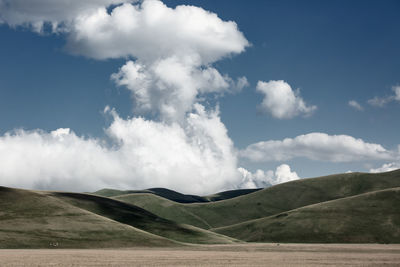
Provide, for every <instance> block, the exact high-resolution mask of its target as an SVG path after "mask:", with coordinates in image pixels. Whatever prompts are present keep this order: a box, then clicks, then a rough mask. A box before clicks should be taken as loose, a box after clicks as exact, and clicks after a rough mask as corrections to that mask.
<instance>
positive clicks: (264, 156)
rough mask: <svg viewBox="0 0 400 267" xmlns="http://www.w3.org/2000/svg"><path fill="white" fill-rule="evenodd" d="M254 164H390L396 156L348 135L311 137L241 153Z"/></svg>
mask: <svg viewBox="0 0 400 267" xmlns="http://www.w3.org/2000/svg"><path fill="white" fill-rule="evenodd" d="M240 154H241V156H242V157H245V158H248V159H250V160H252V161H256V162H262V161H282V160H289V159H292V158H298V157H304V158H308V159H311V160H320V161H330V162H354V161H363V160H388V159H393V158H394V157H395V153H394V152H392V151H389V150H387V149H385V148H384V147H382V146H381V145H379V144H373V143H367V142H365V141H363V140H362V139H356V138H354V137H352V136H349V135H328V134H326V133H309V134H305V135H299V136H297V137H295V138H286V139H283V140H269V141H263V142H258V143H255V144H251V145H249V146H248V147H247V148H246V149H244V150H242V151H241V152H240Z"/></svg>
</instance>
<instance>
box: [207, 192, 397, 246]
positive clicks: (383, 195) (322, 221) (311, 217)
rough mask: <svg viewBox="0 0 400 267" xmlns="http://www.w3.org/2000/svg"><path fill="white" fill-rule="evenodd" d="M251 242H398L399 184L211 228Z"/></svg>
mask: <svg viewBox="0 0 400 267" xmlns="http://www.w3.org/2000/svg"><path fill="white" fill-rule="evenodd" d="M214 230H215V231H216V232H218V233H221V234H224V235H229V236H232V237H235V238H238V239H241V240H244V241H251V242H299V243H300V242H301V243H400V188H394V189H386V190H381V191H375V192H371V193H365V194H361V195H357V196H353V197H347V198H342V199H337V200H332V201H327V202H323V203H319V204H314V205H310V206H306V207H303V208H299V209H295V210H291V211H288V212H284V213H280V214H278V215H273V216H270V217H266V218H262V219H257V220H252V221H248V222H244V223H240V224H236V225H232V226H227V227H223V228H217V229H214Z"/></svg>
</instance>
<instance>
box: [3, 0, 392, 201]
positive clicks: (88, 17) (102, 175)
mask: <svg viewBox="0 0 400 267" xmlns="http://www.w3.org/2000/svg"><path fill="white" fill-rule="evenodd" d="M0 23H7V24H8V25H10V26H11V27H17V26H22V27H27V28H29V29H31V30H33V31H35V32H39V33H45V34H51V33H56V34H63V35H64V36H66V40H67V44H66V49H67V51H69V52H70V53H72V54H76V55H81V56H85V57H88V58H93V59H96V60H104V59H109V58H124V59H126V63H125V64H124V65H123V66H121V67H120V68H119V69H118V70H115V73H114V74H112V75H111V79H112V80H113V81H114V82H115V84H116V85H117V86H122V87H125V88H127V89H128V90H130V91H131V93H132V99H133V101H134V108H135V111H136V112H142V115H143V116H145V115H147V114H148V113H151V114H152V117H153V118H155V119H154V120H148V119H145V117H133V118H126V119H124V118H121V117H120V116H119V115H118V114H117V112H116V111H115V110H113V109H111V108H109V107H107V108H106V109H105V113H106V114H111V115H112V116H113V121H112V123H111V125H110V126H109V127H108V128H107V129H106V130H105V132H106V134H107V138H105V139H95V138H87V137H84V136H77V135H76V134H75V133H74V132H73V131H71V130H70V129H57V130H55V131H52V132H44V131H41V130H34V131H25V130H16V131H11V132H8V133H6V134H4V135H3V136H0V162H1V168H0V183H1V184H2V185H8V186H15V187H25V188H37V189H58V190H72V191H91V190H96V189H99V188H102V187H113V188H122V189H126V188H148V187H154V186H160V187H168V188H171V189H175V190H178V191H182V192H185V193H193V194H208V193H214V192H216V191H219V190H224V189H234V188H238V187H244V188H253V187H260V186H266V185H270V184H276V183H280V182H286V181H290V180H294V179H298V178H299V177H298V175H297V173H296V172H293V171H291V169H290V167H289V166H288V165H287V164H282V165H280V166H278V167H277V169H276V170H275V171H262V170H257V171H256V172H254V173H251V172H250V171H248V170H246V169H244V168H238V156H237V151H236V149H235V147H234V145H233V142H232V140H231V139H230V138H229V136H228V133H227V129H226V127H225V125H224V124H223V123H222V122H221V119H220V116H219V111H218V107H216V108H209V109H206V108H205V105H203V104H202V99H204V97H205V96H207V95H209V94H213V96H219V95H222V94H225V93H234V92H238V91H240V90H241V89H242V88H243V87H245V86H248V82H247V79H246V78H245V77H239V78H237V79H233V78H231V77H229V76H228V75H227V74H221V73H220V72H219V71H218V70H217V69H216V67H215V66H214V65H213V63H214V62H216V61H218V60H220V59H222V58H225V57H229V56H232V55H235V54H239V53H241V52H243V51H244V50H245V49H246V47H247V46H248V45H249V42H248V41H247V40H246V38H245V37H244V35H243V34H242V33H241V32H240V31H239V29H238V27H237V25H236V23H235V22H232V21H223V20H221V19H220V18H219V17H218V16H217V15H216V14H214V13H211V12H208V11H206V10H204V9H202V8H198V7H194V6H185V5H181V6H177V7H176V8H169V7H167V6H166V5H165V4H163V3H162V2H161V1H159V0H144V1H141V2H135V1H124V0H82V1H73V0H63V1H61V0H58V1H55V0H0ZM257 89H258V90H259V91H260V92H262V93H264V94H265V98H264V101H263V104H262V106H263V107H265V109H266V110H268V111H269V112H271V113H272V115H273V116H275V117H277V118H292V117H294V116H298V115H305V116H307V115H310V114H311V113H312V112H313V111H314V110H315V109H316V107H315V106H309V105H306V104H305V102H304V100H303V99H302V98H301V97H300V94H299V91H293V90H292V88H291V87H290V86H289V85H288V84H287V83H285V82H283V81H270V82H268V83H264V82H259V84H258V86H257ZM282 103H283V104H282ZM136 114H137V113H136ZM338 148H343V150H342V151H341V152H340V151H338ZM303 154H305V155H306V157H308V158H311V159H326V160H332V161H343V160H345V161H347V160H354V159H355V158H357V157H359V158H368V159H369V158H379V159H389V158H390V153H389V152H388V151H386V150H385V149H384V148H383V147H381V146H379V145H376V144H368V143H365V142H363V141H362V140H358V139H354V138H352V137H348V136H327V135H324V134H316V133H313V134H310V135H306V136H303V137H296V138H295V139H288V140H286V139H285V140H284V141H267V142H261V143H257V144H254V145H251V146H249V147H248V148H247V149H246V150H245V151H242V152H241V155H242V156H244V157H248V158H250V159H251V160H255V161H259V160H265V159H267V160H270V159H272V160H286V159H290V158H292V157H297V156H301V155H303Z"/></svg>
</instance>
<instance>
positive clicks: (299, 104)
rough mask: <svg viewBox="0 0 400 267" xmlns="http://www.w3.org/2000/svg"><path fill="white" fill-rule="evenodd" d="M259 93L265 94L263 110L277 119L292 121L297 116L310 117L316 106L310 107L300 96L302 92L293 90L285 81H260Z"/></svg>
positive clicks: (258, 85)
mask: <svg viewBox="0 0 400 267" xmlns="http://www.w3.org/2000/svg"><path fill="white" fill-rule="evenodd" d="M257 91H258V92H261V93H263V94H264V99H263V101H262V103H261V105H260V107H261V109H262V110H263V111H265V112H268V113H270V114H271V115H272V116H273V117H275V118H277V119H290V118H293V117H295V116H299V115H304V116H310V115H311V114H312V113H313V112H314V111H315V110H316V109H317V107H316V106H308V105H307V104H306V103H305V102H304V100H303V98H301V96H300V90H299V89H297V90H295V91H293V90H292V87H291V86H290V85H289V84H288V83H286V82H285V81H282V80H279V81H269V82H263V81H259V82H258V84H257Z"/></svg>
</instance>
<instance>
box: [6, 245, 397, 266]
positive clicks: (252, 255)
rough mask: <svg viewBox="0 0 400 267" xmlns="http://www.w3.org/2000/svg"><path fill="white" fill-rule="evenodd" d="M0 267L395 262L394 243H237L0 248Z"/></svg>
mask: <svg viewBox="0 0 400 267" xmlns="http://www.w3.org/2000/svg"><path fill="white" fill-rule="evenodd" d="M0 266H2V267H3V266H400V245H377V244H368V245H365V244H362V245H358V244H354V245H348V244H346V245H342V244H279V245H278V244H239V245H208V246H192V247H186V248H131V249H38V250H8V249H6V250H0Z"/></svg>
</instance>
